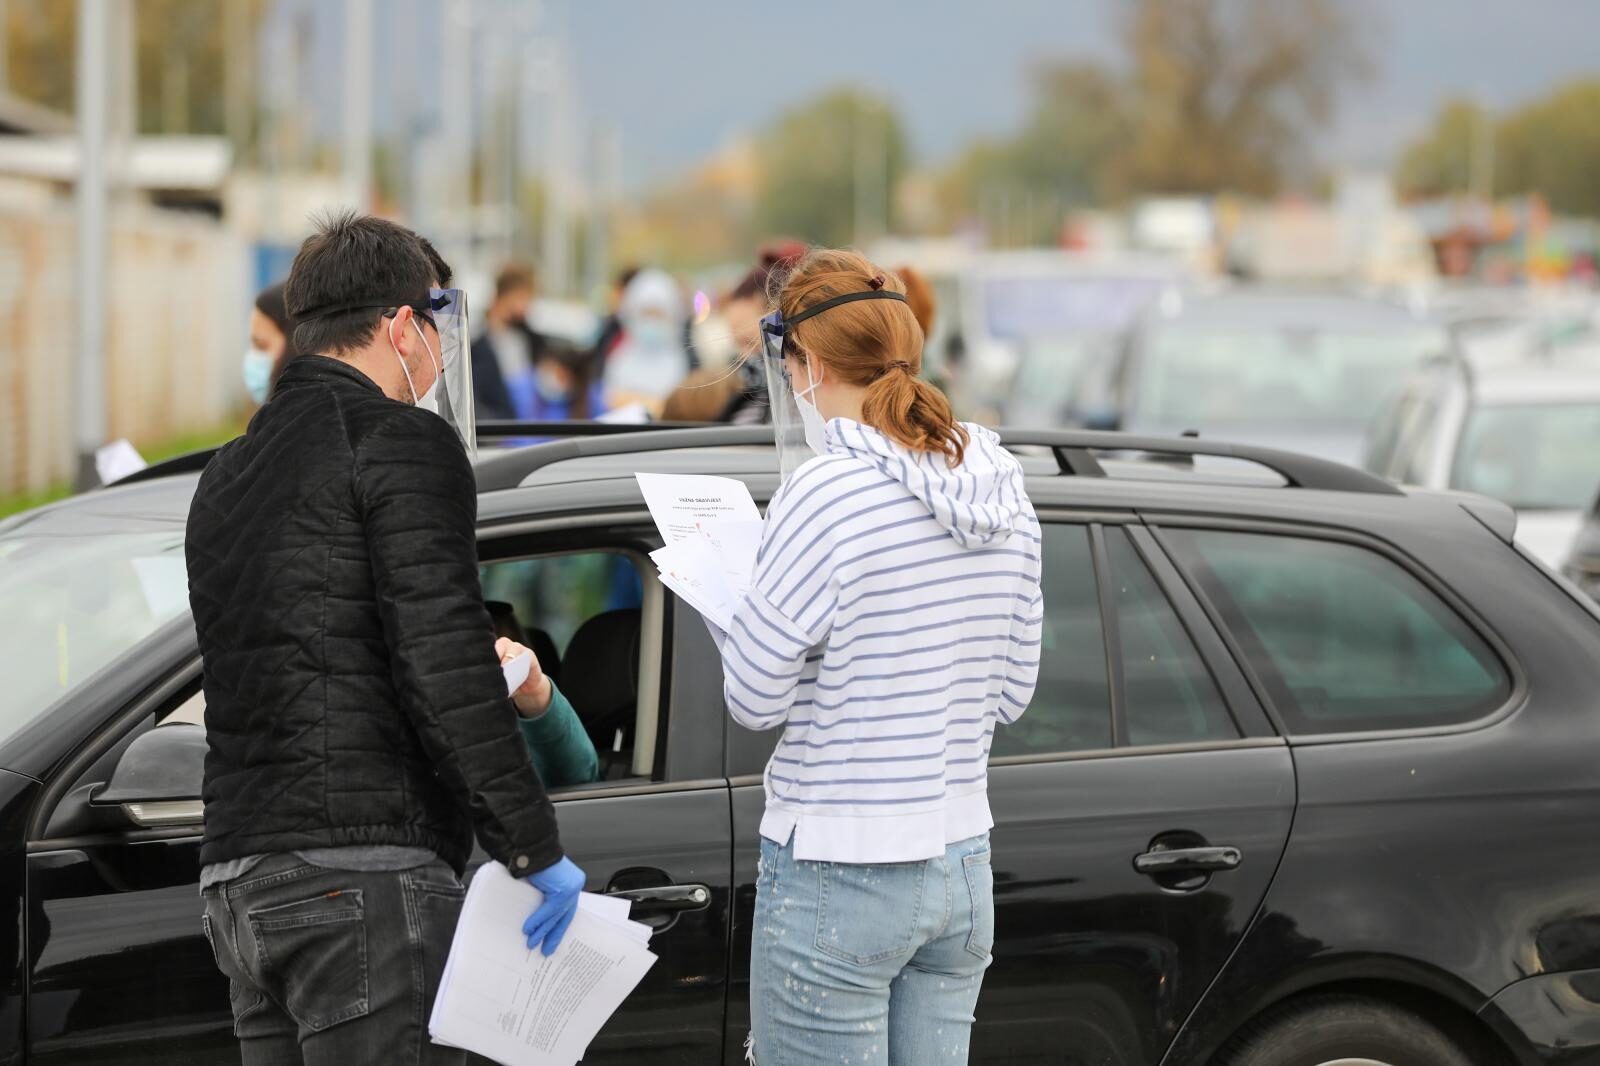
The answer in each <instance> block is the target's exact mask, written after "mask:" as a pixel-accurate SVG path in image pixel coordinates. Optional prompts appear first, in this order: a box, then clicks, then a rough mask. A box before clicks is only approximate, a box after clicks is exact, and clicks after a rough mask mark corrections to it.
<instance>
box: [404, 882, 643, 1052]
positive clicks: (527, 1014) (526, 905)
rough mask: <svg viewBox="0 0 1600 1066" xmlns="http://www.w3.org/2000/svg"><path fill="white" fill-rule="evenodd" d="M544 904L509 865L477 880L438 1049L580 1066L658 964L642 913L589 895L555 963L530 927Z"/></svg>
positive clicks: (448, 986) (432, 1024)
mask: <svg viewBox="0 0 1600 1066" xmlns="http://www.w3.org/2000/svg"><path fill="white" fill-rule="evenodd" d="M541 899H542V897H541V896H540V894H539V890H538V889H536V888H534V887H533V886H532V885H530V884H529V883H528V882H527V881H524V880H521V879H519V878H515V877H512V876H511V874H510V873H509V872H507V870H506V868H505V867H504V866H502V865H500V864H499V863H488V864H486V865H485V866H483V867H482V868H481V869H479V870H478V872H477V873H476V874H475V875H474V876H473V878H472V885H471V887H470V888H468V890H467V898H466V901H465V903H463V904H462V908H461V920H460V923H459V924H458V925H457V927H456V936H455V941H454V942H453V943H452V944H451V946H450V958H449V960H448V961H447V962H446V963H445V969H444V976H443V978H442V979H441V980H440V982H439V995H438V998H437V999H435V1000H434V1004H433V1016H432V1018H431V1019H430V1020H429V1023H428V1033H429V1035H430V1036H432V1037H433V1041H434V1043H437V1044H445V1045H448V1046H450V1047H458V1048H465V1049H466V1050H468V1051H472V1052H476V1053H477V1054H479V1055H484V1056H487V1057H488V1058H491V1059H493V1060H494V1061H496V1062H498V1063H501V1064H503V1066H574V1064H575V1063H577V1062H578V1060H579V1059H581V1058H583V1055H584V1052H585V1051H587V1050H588V1047H589V1044H590V1042H591V1041H593V1040H594V1038H595V1035H596V1034H597V1033H599V1031H600V1027H601V1026H602V1025H604V1024H605V1023H606V1021H607V1019H609V1018H610V1017H611V1015H612V1014H614V1013H615V1012H616V1010H617V1008H618V1007H620V1006H621V1005H622V1001H623V1000H624V999H626V998H627V996H628V995H629V993H631V992H632V991H633V990H634V988H635V987H637V986H638V984H639V982H640V981H641V980H642V979H643V978H644V975H645V974H646V973H647V972H648V971H649V969H650V967H651V966H652V965H653V964H654V963H655V961H656V957H655V955H654V954H652V953H651V952H650V950H649V948H648V947H647V944H648V943H649V939H650V928H649V926H646V925H643V924H641V923H639V922H634V921H629V920H628V911H629V909H630V907H631V906H632V904H630V903H629V902H628V901H627V900H625V899H618V898H615V897H611V896H595V895H590V894H589V893H584V894H583V895H582V896H580V897H579V900H578V913H577V914H576V915H575V916H574V917H573V920H572V925H571V927H570V928H569V929H568V930H567V935H566V937H565V939H563V940H562V942H561V947H560V948H558V949H557V950H556V953H555V954H554V955H552V956H550V957H549V958H546V957H545V955H544V953H543V951H542V950H539V949H534V950H531V951H530V950H529V949H528V944H527V939H526V938H525V937H524V936H523V934H522V923H523V922H524V921H526V920H527V918H528V915H530V914H532V913H533V912H534V910H535V909H536V908H537V907H538V905H539V903H540V901H541Z"/></svg>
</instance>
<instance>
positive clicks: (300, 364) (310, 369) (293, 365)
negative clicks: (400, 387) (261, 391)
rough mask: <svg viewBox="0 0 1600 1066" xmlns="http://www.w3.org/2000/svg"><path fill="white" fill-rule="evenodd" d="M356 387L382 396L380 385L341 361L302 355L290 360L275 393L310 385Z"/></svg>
mask: <svg viewBox="0 0 1600 1066" xmlns="http://www.w3.org/2000/svg"><path fill="white" fill-rule="evenodd" d="M318 384H320V385H334V386H342V387H349V386H356V387H359V388H364V389H370V390H371V391H373V392H376V393H378V394H380V395H381V394H382V393H383V390H382V389H380V388H379V387H378V383H377V382H375V381H373V380H372V379H371V378H369V377H367V375H365V374H363V373H362V372H361V371H359V370H357V369H356V368H355V367H353V366H351V365H350V364H349V363H346V362H344V361H343V360H341V359H330V358H328V357H327V356H325V355H301V356H296V357H295V358H293V359H291V360H289V365H288V366H286V367H284V368H283V373H282V374H280V375H279V376H278V384H277V385H276V386H275V387H274V391H278V390H282V389H294V388H303V387H305V386H308V385H318Z"/></svg>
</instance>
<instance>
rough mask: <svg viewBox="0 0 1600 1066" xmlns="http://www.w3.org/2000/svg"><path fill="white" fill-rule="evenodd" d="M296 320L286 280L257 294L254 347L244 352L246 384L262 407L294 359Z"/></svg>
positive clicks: (253, 317)
mask: <svg viewBox="0 0 1600 1066" xmlns="http://www.w3.org/2000/svg"><path fill="white" fill-rule="evenodd" d="M293 337H294V321H293V320H292V319H290V318H289V309H288V308H287V307H286V306H285V305H284V302H283V282H281V281H280V282H278V283H277V284H275V285H268V286H267V287H266V288H264V289H262V290H261V292H260V293H258V294H257V295H256V305H255V307H253V308H251V310H250V348H249V350H248V351H246V352H245V353H244V364H243V367H242V372H243V374H244V387H245V390H246V391H247V392H249V393H250V399H251V400H253V401H255V405H256V406H257V407H260V406H261V405H262V404H264V403H266V402H267V398H268V397H269V396H271V395H272V389H273V386H275V385H276V384H277V383H278V375H279V374H281V373H283V368H284V365H285V364H287V363H288V362H289V360H291V359H293V358H294V351H293V348H294V344H293V340H292V338H293Z"/></svg>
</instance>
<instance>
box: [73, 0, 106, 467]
mask: <svg viewBox="0 0 1600 1066" xmlns="http://www.w3.org/2000/svg"><path fill="white" fill-rule="evenodd" d="M109 3H110V0H78V56H77V63H78V69H77V111H78V114H77V122H78V187H77V200H78V203H77V208H78V212H77V213H78V233H77V237H78V301H77V304H78V352H77V355H78V358H77V370H78V373H77V381H76V382H75V386H76V388H75V390H74V391H75V393H76V397H77V412H76V425H75V428H76V433H75V434H74V436H75V437H76V443H77V451H78V473H77V486H78V488H79V489H80V490H83V489H87V488H91V487H93V486H94V485H96V484H98V483H99V480H100V479H99V476H98V475H97V474H96V473H95V464H94V455H95V451H96V450H97V449H99V447H100V446H101V445H102V444H104V443H105V437H106V390H105V361H106V199H107V197H106V184H107V182H106V139H107V138H106V133H107V123H106V109H107V100H106V68H107V60H108V59H109V55H108V52H109V49H108V47H107V40H106V38H107V33H106V29H107V27H106V23H107V21H108V12H107V7H108V4H109Z"/></svg>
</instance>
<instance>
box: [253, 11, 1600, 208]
mask: <svg viewBox="0 0 1600 1066" xmlns="http://www.w3.org/2000/svg"><path fill="white" fill-rule="evenodd" d="M1121 2H1122V0H917V2H912V0H806V2H804V3H772V2H763V0H472V3H473V5H474V7H475V9H476V11H477V15H478V18H479V21H480V23H481V24H485V25H488V26H490V27H491V31H492V30H493V29H494V28H498V27H501V26H503V25H504V23H505V22H506V12H508V11H511V10H518V11H520V12H522V13H523V17H524V18H528V17H530V16H531V15H532V13H533V12H534V11H539V10H542V14H541V15H538V16H536V17H537V18H539V19H540V21H542V23H543V25H544V27H545V28H546V29H547V30H548V31H550V32H554V33H556V34H557V35H558V36H559V37H561V38H562V39H564V40H565V41H566V43H567V52H568V57H569V61H570V64H571V67H572V70H573V73H574V76H575V79H576V87H577V104H578V107H579V108H580V109H581V113H582V117H583V119H584V120H585V121H586V122H588V123H591V124H594V123H601V124H606V125H608V126H610V127H612V128H615V129H617V130H618V131H619V132H620V135H621V140H622V151H623V162H624V173H625V178H626V184H627V185H628V186H630V187H632V188H634V189H638V188H640V187H643V186H647V185H650V184H653V183H655V182H657V181H659V180H661V179H663V178H668V177H671V176H672V175H674V174H677V173H681V172H682V171H684V170H685V169H687V168H688V167H690V166H692V165H693V164H694V163H696V162H697V161H699V160H701V159H704V158H705V157H706V156H707V155H709V154H710V153H712V152H714V151H716V150H717V148H718V147H720V146H721V145H723V144H725V143H726V142H727V141H728V139H729V138H730V137H732V136H734V135H736V134H739V133H745V132H754V131H756V130H759V129H760V128H761V127H762V126H763V125H765V124H766V123H767V122H768V121H770V120H771V119H772V118H773V116H774V115H776V114H777V113H778V112H779V111H781V110H782V109H783V108H784V107H785V106H787V105H790V104H794V103H798V102H800V101H802V100H804V99H805V98H807V97H808V96H811V95H813V94H815V93H817V92H820V91H822V90H824V89H827V88H830V87H833V86H836V85H840V84H855V85H860V86H865V87H867V88H870V89H872V90H874V91H877V92H879V93H882V94H884V95H885V96H887V97H889V98H890V99H891V100H892V101H894V103H895V104H896V105H897V106H898V108H899V110H900V113H901V115H902V117H903V118H904V120H905V122H906V123H907V125H908V127H909V129H910V133H911V137H912V148H913V151H914V152H915V153H916V156H917V158H918V159H919V160H920V161H922V162H933V163H938V162H942V161H944V160H946V159H948V158H950V156H951V155H953V154H954V153H955V152H957V151H959V150H960V149H961V147H962V146H964V145H965V144H967V143H969V142H970V141H971V140H972V139H973V138H975V137H984V136H990V137H998V136H1004V135H1005V134H1007V133H1008V132H1010V131H1012V130H1014V129H1015V128H1016V127H1017V126H1018V125H1019V124H1020V123H1021V121H1022V120H1023V117H1024V115H1025V114H1026V111H1027V106H1028V78H1029V72H1030V71H1031V70H1032V69H1034V67H1036V66H1037V64H1039V63H1040V62H1042V61H1047V60H1059V59H1065V58H1073V57H1079V58H1084V57H1087V58H1099V59H1102V60H1105V61H1108V62H1111V63H1115V62H1117V61H1118V60H1119V58H1120V49H1119V48H1118V46H1117V41H1116V39H1115V30H1116V27H1115V14H1116V12H1117V10H1118V9H1119V8H1120V6H1121ZM1277 2H1281V3H1285V4H1288V3H1294V2H1296V0H1277ZM1340 2H1343V3H1347V4H1349V5H1350V6H1352V7H1353V8H1355V9H1357V10H1358V11H1359V10H1364V11H1366V12H1369V13H1371V14H1372V15H1373V16H1374V17H1375V18H1376V19H1377V20H1378V23H1377V25H1376V26H1375V27H1374V33H1373V34H1372V36H1373V40H1374V42H1375V48H1374V57H1375V59H1376V62H1377V67H1378V70H1377V74H1376V76H1375V77H1373V78H1372V79H1371V80H1370V81H1368V82H1364V83H1362V84H1361V85H1359V86H1356V87H1354V88H1352V89H1350V90H1349V91H1347V92H1346V93H1345V95H1344V98H1343V99H1342V101H1341V106H1340V109H1339V117H1338V120H1337V122H1336V123H1335V124H1334V126H1333V127H1332V128H1331V129H1329V130H1328V131H1326V133H1325V134H1324V135H1323V136H1322V138H1321V140H1320V142H1319V145H1318V147H1319V150H1320V152H1321V155H1322V157H1323V159H1324V160H1326V161H1328V162H1331V163H1335V164H1337V163H1350V164H1360V165H1383V164H1387V163H1389V162H1391V161H1392V160H1393V158H1394V156H1395V154H1396V151H1397V149H1398V148H1399V146H1401V145H1402V144H1403V143H1404V142H1405V141H1406V140H1407V139H1408V138H1410V137H1412V136H1414V135H1415V134H1416V133H1417V132H1419V131H1420V130H1422V129H1423V128H1424V127H1425V126H1426V124H1427V123H1428V121H1429V119H1430V117H1431V116H1432V114H1433V113H1434V111H1435V109H1436V108H1437V107H1438V105H1439V103H1440V102H1441V101H1442V100H1444V99H1445V98H1447V97H1449V96H1451V95H1456V94H1461V93H1471V94H1476V95H1478V96H1479V97H1480V99H1483V100H1484V101H1486V102H1488V103H1489V104H1490V105H1491V106H1494V107H1509V106H1513V105H1515V104H1517V103H1520V102H1522V101H1524V100H1527V99H1529V98H1530V97H1533V96H1537V95H1539V94H1540V93H1542V92H1544V91H1546V90H1548V89H1549V88H1551V87H1552V86H1554V85H1557V84H1559V83H1561V82H1564V81H1567V80H1569V79H1572V78H1574V77H1580V76H1584V75H1589V76H1600V0H1340ZM444 6H445V4H444V3H443V2H442V0H377V2H376V3H375V5H374V11H375V18H376V21H377V23H378V38H379V45H378V47H377V49H376V56H375V59H376V63H375V67H376V79H377V84H376V94H375V100H376V106H377V109H378V124H379V128H380V129H381V130H384V131H392V130H393V129H394V128H395V122H396V117H397V114H403V113H405V112H406V110H407V109H413V117H414V120H416V121H419V122H421V121H422V120H421V119H420V118H418V117H417V116H419V115H420V113H421V111H423V110H428V111H433V110H434V109H436V108H437V107H438V106H440V104H441V101H440V100H439V99H438V98H437V95H436V94H437V91H438V82H437V67H438V60H439V55H438V52H437V45H438V41H439V35H438V25H437V23H438V18H439V12H440V10H442V9H443V8H444ZM300 17H303V18H305V19H306V20H308V25H309V26H310V27H311V28H312V30H313V31H314V32H313V33H312V36H313V37H314V45H313V47H314V54H313V55H311V56H309V57H308V58H307V62H308V63H309V64H310V68H311V69H310V71H309V72H308V73H309V75H310V77H309V80H306V81H303V82H301V83H300V84H301V85H302V87H301V88H300V89H299V91H300V92H301V93H302V94H304V95H305V96H308V97H311V98H312V99H310V100H309V101H308V102H309V103H310V104H311V105H312V106H313V107H315V108H316V116H317V117H316V120H317V122H318V124H319V125H320V126H321V127H322V128H323V129H324V130H325V131H326V132H329V133H332V132H333V131H334V130H336V129H337V124H338V121H339V115H340V110H339V108H338V107H337V106H329V105H330V104H332V103H333V101H336V99H337V96H336V94H337V92H338V88H337V86H338V77H339V73H338V71H339V66H340V55H339V49H340V47H341V44H342V41H343V35H342V19H343V9H342V6H341V5H338V4H329V3H325V2H318V0H277V4H276V6H275V8H274V11H273V19H272V21H271V23H270V24H269V27H268V34H267V35H266V36H265V37H264V38H263V55H264V56H265V57H266V58H267V62H268V63H269V65H271V64H273V63H274V62H276V60H274V59H273V58H272V57H273V56H275V55H281V54H282V52H281V50H280V51H276V52H275V51H274V48H275V47H280V48H281V45H279V46H275V45H274V43H273V42H274V41H275V40H276V41H279V42H281V41H282V40H285V39H287V36H288V34H287V33H286V32H285V31H286V29H287V28H288V27H289V26H290V25H291V24H292V23H293V22H294V21H295V20H296V19H297V18H300ZM508 39H509V37H508V35H507V34H506V33H504V32H503V31H502V32H499V33H498V35H496V33H494V32H484V31H480V35H479V44H478V49H479V51H478V54H477V57H476V67H477V69H478V70H479V71H480V72H483V71H490V70H493V69H494V67H495V64H494V63H493V61H492V60H491V59H490V58H489V57H490V56H491V55H492V54H495V49H496V48H498V49H500V52H499V53H498V54H504V53H505V52H506V51H507V50H508V49H511V48H513V47H515V46H508V45H507V44H506V41H507V40H508ZM485 80H487V79H485ZM305 86H310V88H306V87H305ZM285 91H286V90H285ZM330 96H332V100H330ZM536 121H537V119H536V116H535V115H534V113H533V112H532V111H530V117H529V122H530V125H531V124H532V123H535V122H536ZM537 142H538V134H537V132H536V131H532V130H530V133H529V135H528V137H527V141H526V143H527V145H528V147H529V149H530V151H533V152H536V151H537Z"/></svg>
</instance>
